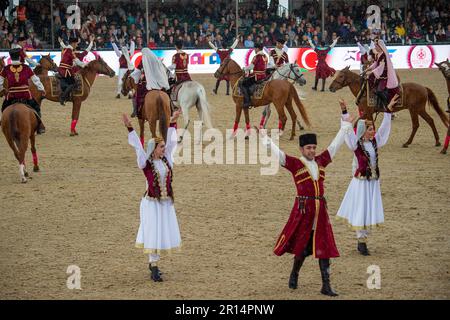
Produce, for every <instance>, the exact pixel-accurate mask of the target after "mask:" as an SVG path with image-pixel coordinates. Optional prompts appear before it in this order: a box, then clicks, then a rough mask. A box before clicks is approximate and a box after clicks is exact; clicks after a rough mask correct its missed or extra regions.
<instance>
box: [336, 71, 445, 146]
mask: <svg viewBox="0 0 450 320" xmlns="http://www.w3.org/2000/svg"><path fill="white" fill-rule="evenodd" d="M347 86H348V87H349V88H350V91H351V92H352V94H353V95H354V96H355V97H356V96H357V95H358V92H359V90H360V77H359V75H358V74H356V73H354V72H352V71H350V70H349V67H346V68H344V69H342V70H340V71H338V72H337V73H336V77H335V79H334V80H333V82H332V83H331V84H330V87H329V89H330V91H331V92H336V91H337V90H339V89H342V88H344V87H347ZM401 86H402V90H403V92H402V97H401V98H400V99H401V105H396V106H394V109H393V111H394V112H397V111H400V110H404V109H408V110H409V114H410V115H411V122H412V131H411V135H410V137H409V139H408V141H406V142H405V143H404V144H403V147H404V148H407V147H408V146H409V145H410V144H411V143H412V141H413V139H414V136H415V135H416V132H417V129H418V128H419V116H421V117H422V118H423V119H424V120H425V121H426V122H427V123H428V125H429V126H430V127H431V129H432V130H433V134H434V138H435V140H436V141H435V146H440V145H441V143H440V142H439V134H438V131H437V129H436V126H435V125H434V120H433V118H432V117H431V116H430V115H429V114H428V113H427V111H426V109H425V107H426V104H427V101H428V103H430V104H431V106H432V107H433V109H434V110H435V111H436V113H437V114H438V115H439V117H440V118H441V120H442V122H443V123H444V125H445V126H446V127H448V125H449V120H448V118H447V116H446V115H445V113H444V111H443V110H442V109H441V107H440V106H439V102H438V101H437V99H436V96H435V95H434V93H433V91H432V90H431V89H430V88H427V87H424V86H422V85H420V84H418V83H414V82H406V83H404V84H402V85H401ZM358 108H359V110H360V111H361V112H362V116H361V118H364V119H373V114H374V113H375V109H374V108H373V107H368V106H367V100H366V99H361V101H360V103H359V105H358Z"/></svg>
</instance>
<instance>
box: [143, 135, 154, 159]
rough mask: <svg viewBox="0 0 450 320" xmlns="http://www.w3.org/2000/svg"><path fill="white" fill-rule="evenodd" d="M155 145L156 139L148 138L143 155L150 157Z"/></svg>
mask: <svg viewBox="0 0 450 320" xmlns="http://www.w3.org/2000/svg"><path fill="white" fill-rule="evenodd" d="M155 147H156V141H155V139H154V138H152V139H150V140H148V142H147V151H146V152H145V155H146V156H147V159H150V156H151V155H152V152H153V150H155Z"/></svg>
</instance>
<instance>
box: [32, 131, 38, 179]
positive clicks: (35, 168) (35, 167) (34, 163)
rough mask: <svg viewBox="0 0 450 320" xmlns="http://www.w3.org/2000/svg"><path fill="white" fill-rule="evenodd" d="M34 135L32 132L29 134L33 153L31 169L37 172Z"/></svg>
mask: <svg viewBox="0 0 450 320" xmlns="http://www.w3.org/2000/svg"><path fill="white" fill-rule="evenodd" d="M35 138H36V136H35V135H34V132H33V133H31V135H30V143H31V154H32V155H33V171H34V172H38V171H39V162H38V155H37V152H36V139H35Z"/></svg>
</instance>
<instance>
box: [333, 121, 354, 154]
mask: <svg viewBox="0 0 450 320" xmlns="http://www.w3.org/2000/svg"><path fill="white" fill-rule="evenodd" d="M347 117H348V115H343V116H342V118H343V119H346V118H347ZM351 131H353V130H352V124H351V123H350V122H347V121H344V120H341V128H340V129H339V131H338V133H337V135H336V137H334V139H333V141H332V142H331V143H330V145H329V146H328V148H327V150H328V153H329V154H330V158H331V159H333V158H334V156H335V155H336V153H337V151H338V150H339V148H340V147H341V146H342V144H343V143H344V141H345V137H346V136H347V135H348V133H349V132H351Z"/></svg>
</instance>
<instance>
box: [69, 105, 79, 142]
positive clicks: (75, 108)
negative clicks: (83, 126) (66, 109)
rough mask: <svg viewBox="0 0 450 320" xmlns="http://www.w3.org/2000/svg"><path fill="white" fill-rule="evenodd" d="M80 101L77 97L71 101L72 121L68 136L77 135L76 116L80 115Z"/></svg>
mask: <svg viewBox="0 0 450 320" xmlns="http://www.w3.org/2000/svg"><path fill="white" fill-rule="evenodd" d="M80 109H81V101H80V100H79V99H77V98H74V99H73V102H72V123H71V124H70V136H71V137H73V136H77V135H78V132H77V130H76V126H77V123H78V118H79V117H80Z"/></svg>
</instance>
